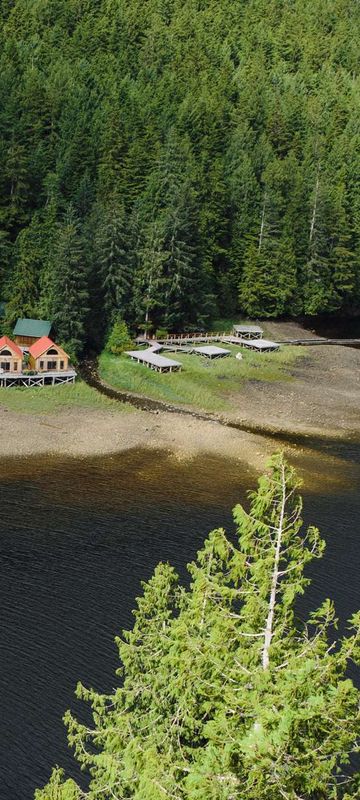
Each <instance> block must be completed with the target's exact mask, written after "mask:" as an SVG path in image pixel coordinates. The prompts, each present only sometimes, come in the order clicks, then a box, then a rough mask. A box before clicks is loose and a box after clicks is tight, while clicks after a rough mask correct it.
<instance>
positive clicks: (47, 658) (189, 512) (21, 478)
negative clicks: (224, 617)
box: [0, 445, 360, 800]
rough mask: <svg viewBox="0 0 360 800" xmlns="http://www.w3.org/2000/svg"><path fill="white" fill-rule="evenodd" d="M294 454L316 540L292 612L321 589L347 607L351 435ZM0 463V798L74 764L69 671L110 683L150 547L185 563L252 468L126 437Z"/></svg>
mask: <svg viewBox="0 0 360 800" xmlns="http://www.w3.org/2000/svg"><path fill="white" fill-rule="evenodd" d="M294 460H295V461H296V463H297V465H298V466H299V467H300V468H301V469H302V470H303V471H304V473H305V475H306V476H307V486H306V492H305V500H306V507H305V508H306V513H305V518H306V520H307V521H311V522H314V523H316V524H318V525H319V527H320V528H321V529H322V532H323V535H324V536H325V538H326V539H327V543H328V548H327V552H326V556H325V558H324V559H323V561H322V562H321V563H317V564H316V568H315V570H314V579H313V584H312V587H311V589H310V591H309V593H308V595H307V597H306V599H305V600H304V601H303V602H302V606H301V608H300V613H301V614H305V613H306V611H307V610H308V608H310V607H312V606H314V604H318V603H320V602H321V600H322V599H323V598H324V597H325V596H328V595H330V596H332V598H333V599H334V600H335V601H336V606H337V610H338V613H339V616H340V617H341V618H342V619H346V618H347V617H349V616H350V614H351V613H352V612H353V611H355V609H357V607H359V605H360V597H359V591H358V576H359V561H360V536H359V530H360V524H359V523H360V493H359V491H358V490H359V487H360V452H359V448H358V447H357V446H355V445H353V446H351V445H347V446H343V447H342V449H341V448H340V450H339V449H338V451H335V452H333V449H331V448H330V449H329V451H328V453H327V454H326V457H325V458H323V457H322V456H320V455H319V454H318V453H317V454H315V453H305V452H303V451H299V452H298V453H297V454H296V453H295V455H294ZM0 477H1V483H0V486H1V489H0V496H1V511H2V513H1V517H0V569H1V575H0V599H1V615H0V648H1V650H0V661H1V663H0V683H1V686H0V696H1V715H0V748H1V753H0V770H1V775H0V787H1V788H0V798H1V800H27V798H32V796H33V792H34V788H35V787H36V786H41V785H42V784H43V783H44V782H45V781H46V780H47V778H48V776H49V773H50V770H51V767H52V765H54V764H55V763H57V764H60V765H62V766H64V767H65V769H66V772H67V773H68V774H70V775H71V774H72V775H74V776H76V777H77V772H76V767H75V766H74V762H73V760H72V756H71V754H70V752H69V751H68V749H67V745H66V735H65V730H64V727H63V724H62V721H61V718H62V715H63V713H64V711H65V709H67V708H68V707H71V708H72V709H73V710H74V711H75V713H76V714H77V715H83V714H84V713H85V712H84V709H83V706H82V704H81V705H80V704H78V702H77V701H76V700H75V698H74V694H73V692H74V687H75V685H76V682H77V680H81V681H82V682H83V683H85V684H87V685H92V686H94V687H96V688H98V689H100V690H102V691H109V690H111V688H112V687H113V686H114V685H115V683H116V678H115V676H114V670H115V669H116V666H117V664H118V661H117V654H116V648H115V645H114V644H113V638H114V636H115V634H117V633H119V632H120V631H121V629H122V628H124V627H125V628H126V627H128V626H130V625H131V610H132V609H133V608H134V599H135V596H136V595H137V594H138V593H139V592H140V581H141V580H144V579H145V580H146V579H147V578H149V576H150V575H151V572H152V570H153V568H154V566H155V565H156V563H157V562H158V561H159V560H169V561H171V563H172V564H174V565H175V566H176V567H177V569H178V570H179V571H180V574H181V575H182V576H183V577H184V576H185V565H186V563H187V562H188V561H189V560H190V559H192V558H193V556H194V555H195V553H196V550H197V549H198V548H199V547H200V545H201V543H202V541H203V539H204V536H205V535H206V533H207V532H208V531H209V530H211V529H212V528H214V527H216V526H218V525H225V526H228V528H229V529H232V519H231V508H232V506H233V505H234V504H235V502H238V501H244V500H245V498H246V492H247V490H248V489H249V488H250V487H253V486H254V482H255V480H256V476H255V474H254V472H253V471H252V470H250V469H249V468H247V467H246V466H245V465H243V464H242V463H241V462H230V461H226V460H225V459H220V458H209V457H206V459H205V458H197V459H195V460H193V461H190V462H184V463H181V462H177V461H176V460H174V459H173V458H171V457H169V456H167V455H166V454H164V453H160V452H149V451H146V452H141V451H132V452H130V453H127V454H120V455H117V456H113V457H105V458H104V457H103V458H97V459H91V460H90V459H86V460H71V459H65V460H59V459H51V458H44V459H36V461H35V460H32V459H26V460H18V461H11V462H10V461H8V462H6V463H5V462H2V463H1V464H0ZM82 780H83V779H82Z"/></svg>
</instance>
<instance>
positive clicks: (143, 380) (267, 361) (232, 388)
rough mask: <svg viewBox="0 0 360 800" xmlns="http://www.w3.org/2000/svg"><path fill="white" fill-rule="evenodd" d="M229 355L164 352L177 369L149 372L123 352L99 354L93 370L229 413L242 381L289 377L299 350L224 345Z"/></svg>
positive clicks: (160, 396)
mask: <svg viewBox="0 0 360 800" xmlns="http://www.w3.org/2000/svg"><path fill="white" fill-rule="evenodd" d="M227 349H229V350H231V353H232V356H234V355H235V353H238V352H239V351H241V352H242V354H243V360H242V361H238V360H237V359H236V358H234V357H228V358H222V359H216V360H214V361H210V360H208V359H205V358H203V357H201V356H197V355H187V354H182V353H180V354H179V353H164V355H168V356H169V358H174V359H175V360H177V361H181V363H182V365H183V370H182V371H181V372H173V373H171V374H169V373H164V374H160V373H158V372H153V371H152V370H150V369H148V368H147V367H145V366H143V365H142V364H136V363H135V362H134V361H131V360H130V359H129V358H128V357H127V356H125V355H123V356H113V355H110V354H109V353H102V355H101V356H100V359H99V373H100V376H101V378H102V379H103V380H104V381H106V383H108V384H111V385H112V386H114V387H117V388H120V389H124V390H127V391H130V392H135V393H137V394H141V395H144V396H146V397H151V398H153V399H156V400H162V401H164V402H167V403H174V404H183V405H187V406H194V407H196V408H199V409H203V410H206V411H231V410H232V406H233V397H234V395H235V394H237V393H239V392H241V390H242V388H243V386H244V384H245V383H246V382H247V381H253V380H256V381H290V380H292V378H291V366H292V364H294V362H295V361H296V360H298V359H299V358H301V357H303V356H304V354H305V348H303V347H284V348H282V349H281V350H279V351H278V352H276V353H253V352H251V351H249V350H246V349H245V348H243V349H241V348H239V347H231V346H229V347H227Z"/></svg>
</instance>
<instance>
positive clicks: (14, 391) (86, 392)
mask: <svg viewBox="0 0 360 800" xmlns="http://www.w3.org/2000/svg"><path fill="white" fill-rule="evenodd" d="M1 408H7V409H9V410H11V411H18V412H19V413H22V414H53V413H56V412H57V411H61V410H64V409H68V408H83V409H87V408H94V409H99V410H101V409H111V410H113V411H121V412H128V411H132V407H131V406H129V405H125V404H123V403H119V402H117V401H116V400H111V399H110V398H108V397H105V396H104V395H102V394H99V392H97V391H96V389H92V388H91V387H90V386H88V385H87V384H86V383H84V381H82V380H80V379H77V381H76V383H75V384H64V385H62V386H38V387H36V388H34V389H27V388H25V387H24V388H18V387H16V388H11V389H0V411H1Z"/></svg>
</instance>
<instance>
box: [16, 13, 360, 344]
mask: <svg viewBox="0 0 360 800" xmlns="http://www.w3.org/2000/svg"><path fill="white" fill-rule="evenodd" d="M0 8H1V33H0V39H1V45H0V109H1V110H0V182H1V190H0V214H1V238H0V248H1V258H0V300H1V299H5V300H7V310H6V317H7V319H6V323H5V325H8V326H10V325H11V324H12V323H13V321H14V319H15V318H16V317H17V316H19V315H20V316H33V315H36V316H38V315H39V316H41V317H45V318H47V317H49V318H51V319H53V320H54V321H55V323H56V327H57V333H58V337H59V339H60V340H62V341H64V342H68V343H69V344H70V346H71V347H72V349H73V350H77V351H78V352H79V351H81V348H82V347H83V345H84V342H85V341H86V340H87V339H88V340H89V339H90V341H91V342H94V341H100V340H101V336H102V335H103V334H104V333H105V331H106V329H107V328H108V327H109V325H110V324H111V323H112V321H113V318H114V315H115V314H120V315H121V316H123V317H124V318H125V319H126V320H127V322H128V323H129V324H130V325H133V326H135V325H143V324H144V321H145V320H149V324H150V323H151V324H152V325H153V326H155V327H156V326H159V325H163V326H165V327H167V328H169V329H176V328H180V327H181V326H184V325H194V326H196V327H199V326H200V325H201V324H206V323H209V322H210V321H211V317H212V316H214V315H215V314H217V313H221V314H224V313H228V314H233V313H235V312H237V311H241V312H243V313H244V314H247V315H251V316H274V317H275V316H278V315H281V314H283V313H289V314H299V313H306V314H315V313H318V312H338V311H341V312H344V313H354V312H355V311H356V310H357V309H359V308H360V195H359V186H360V182H359V178H360V130H359V98H360V79H359V58H358V42H359V40H360V9H359V5H358V3H357V1H356V0H241V1H240V0H238V2H236V1H234V0H222V1H221V2H216V0H1V4H0Z"/></svg>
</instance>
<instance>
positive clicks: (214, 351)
mask: <svg viewBox="0 0 360 800" xmlns="http://www.w3.org/2000/svg"><path fill="white" fill-rule="evenodd" d="M192 352H193V353H196V355H199V356H204V357H205V358H210V359H212V358H224V357H225V356H229V355H230V350H224V348H223V347H214V345H210V346H209V347H206V345H205V346H204V347H195V348H194V349H193V351H192Z"/></svg>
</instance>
